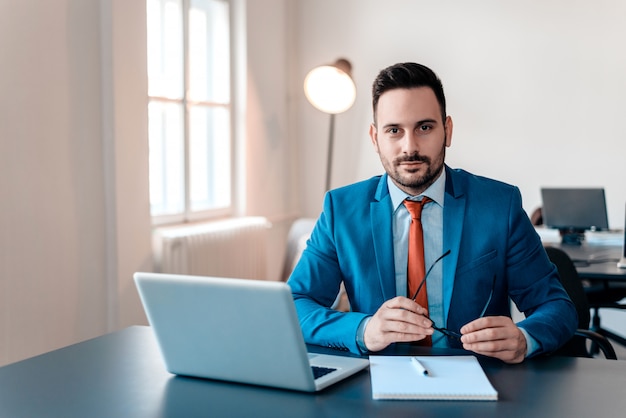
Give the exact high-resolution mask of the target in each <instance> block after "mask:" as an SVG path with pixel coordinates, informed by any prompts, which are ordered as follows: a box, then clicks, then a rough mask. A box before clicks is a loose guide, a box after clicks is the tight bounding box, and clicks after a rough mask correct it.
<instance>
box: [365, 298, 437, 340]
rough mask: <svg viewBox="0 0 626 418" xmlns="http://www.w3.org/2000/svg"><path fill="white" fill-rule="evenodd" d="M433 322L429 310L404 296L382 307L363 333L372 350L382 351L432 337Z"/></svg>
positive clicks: (387, 302)
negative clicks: (391, 346)
mask: <svg viewBox="0 0 626 418" xmlns="http://www.w3.org/2000/svg"><path fill="white" fill-rule="evenodd" d="M432 324H433V323H432V321H431V320H430V319H428V310H426V309H425V308H423V307H422V306H420V305H418V304H417V303H415V302H414V301H413V300H411V299H409V298H405V297H404V296H397V297H395V298H393V299H390V300H388V301H386V302H385V303H383V304H382V306H381V307H380V308H379V309H378V311H376V313H375V314H374V316H372V318H371V319H370V321H369V322H368V324H367V326H366V327H365V332H364V334H363V342H364V343H365V346H366V347H367V349H368V350H369V351H380V350H382V349H384V348H386V347H387V346H389V344H392V343H397V342H411V341H419V340H422V339H424V338H426V336H427V335H432V333H433V332H434V330H433V328H432Z"/></svg>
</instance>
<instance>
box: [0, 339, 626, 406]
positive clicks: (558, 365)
mask: <svg viewBox="0 0 626 418" xmlns="http://www.w3.org/2000/svg"><path fill="white" fill-rule="evenodd" d="M417 350H419V351H417V352H418V353H421V354H423V353H424V350H427V349H424V348H421V349H417ZM456 352H457V353H458V350H457V351H456ZM481 364H482V365H483V368H484V369H485V372H486V374H487V376H488V377H489V379H490V380H491V382H492V384H493V385H494V387H495V388H496V389H497V390H498V392H499V396H500V400H499V401H497V402H467V401H450V402H446V401H374V400H372V392H371V386H370V376H369V371H368V370H365V371H362V372H360V373H358V374H357V375H355V376H352V377H351V378H349V379H348V380H346V381H343V382H340V383H338V384H336V385H334V386H332V387H330V388H328V389H326V390H325V391H322V392H321V393H318V394H306V393H299V392H291V391H284V390H278V389H269V388H261V387H256V386H247V385H237V384H229V383H222V382H217V381H210V380H201V379H190V378H181V377H175V376H173V375H171V374H169V373H167V372H166V371H165V370H164V368H163V364H162V361H161V357H160V353H159V351H158V348H157V346H156V342H155V340H154V338H153V335H152V330H151V329H150V328H149V327H131V328H127V329H124V330H122V331H119V332H115V333H112V334H108V335H105V336H102V337H99V338H96V339H93V340H89V341H86V342H83V343H79V344H76V345H72V346H69V347H66V348H63V349H60V350H56V351H52V352H50V353H47V354H43V355H41V356H38V357H34V358H31V359H28V360H25V361H22V362H18V363H14V364H11V365H8V366H5V367H2V368H0V416H2V417H64V418H67V417H133V418H137V417H168V416H172V417H186V418H187V417H194V416H211V417H226V416H228V417H244V416H245V417H280V416H289V417H316V418H317V417H325V416H333V417H352V416H354V417H374V416H376V417H381V416H385V417H391V416H393V417H396V416H417V415H419V416H422V417H433V416H437V417H444V416H454V417H480V418H487V417H507V418H515V417H524V418H527V417H529V416H545V417H551V418H556V417H569V416H578V417H583V416H588V417H591V416H621V415H623V412H624V410H626V396H624V387H625V386H626V362H625V361H609V360H602V359H577V358H565V357H562V358H561V357H551V358H542V359H535V360H529V361H526V362H524V363H523V364H520V365H505V364H503V363H501V362H499V361H497V360H493V359H481Z"/></svg>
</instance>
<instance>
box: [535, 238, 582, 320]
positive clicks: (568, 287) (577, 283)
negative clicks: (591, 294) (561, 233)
mask: <svg viewBox="0 0 626 418" xmlns="http://www.w3.org/2000/svg"><path fill="white" fill-rule="evenodd" d="M546 253H548V258H550V261H552V263H553V264H554V265H555V266H556V269H557V270H558V272H559V278H560V279H561V284H562V285H563V287H564V288H565V291H566V292H567V294H568V295H569V297H570V299H571V300H572V302H573V303H574V306H576V312H577V313H578V328H580V329H589V322H590V320H591V314H590V312H589V309H590V307H589V301H588V300H587V295H586V293H585V289H584V287H583V283H582V281H581V280H580V277H579V276H578V271H576V266H574V262H573V261H572V259H571V258H570V257H569V255H567V253H566V252H565V251H563V250H561V249H560V248H555V247H546Z"/></svg>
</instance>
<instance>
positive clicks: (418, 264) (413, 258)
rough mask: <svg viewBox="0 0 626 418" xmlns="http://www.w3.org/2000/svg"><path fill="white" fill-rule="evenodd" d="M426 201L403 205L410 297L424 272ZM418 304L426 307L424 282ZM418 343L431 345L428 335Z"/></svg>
mask: <svg viewBox="0 0 626 418" xmlns="http://www.w3.org/2000/svg"><path fill="white" fill-rule="evenodd" d="M428 202H432V200H431V199H429V198H428V197H424V198H423V199H422V200H421V201H419V202H416V201H413V200H405V201H404V206H406V208H407V210H408V211H409V213H410V214H411V226H410V227H409V257H408V263H407V296H408V297H409V298H412V297H413V295H414V294H415V292H416V291H417V288H418V287H419V285H420V283H421V282H422V280H423V279H424V274H426V266H425V263H424V231H423V230H422V209H423V208H424V205H425V204H426V203H428ZM415 302H417V303H418V304H419V305H420V306H422V307H424V308H426V309H428V292H427V290H426V283H424V285H423V286H422V288H421V289H420V292H419V294H418V295H417V297H416V298H415ZM418 343H419V344H420V345H427V346H432V338H431V337H430V335H429V336H428V337H426V338H425V339H423V340H421V341H419V342H418Z"/></svg>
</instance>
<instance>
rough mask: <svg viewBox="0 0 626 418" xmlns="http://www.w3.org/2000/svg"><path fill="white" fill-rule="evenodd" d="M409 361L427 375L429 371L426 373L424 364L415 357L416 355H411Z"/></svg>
mask: <svg viewBox="0 0 626 418" xmlns="http://www.w3.org/2000/svg"><path fill="white" fill-rule="evenodd" d="M411 363H413V365H414V366H415V368H416V369H417V370H418V371H419V372H420V373H422V374H423V375H424V376H428V375H429V374H430V373H428V369H427V368H426V367H424V365H423V364H422V362H421V361H419V360H418V359H417V357H411Z"/></svg>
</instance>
